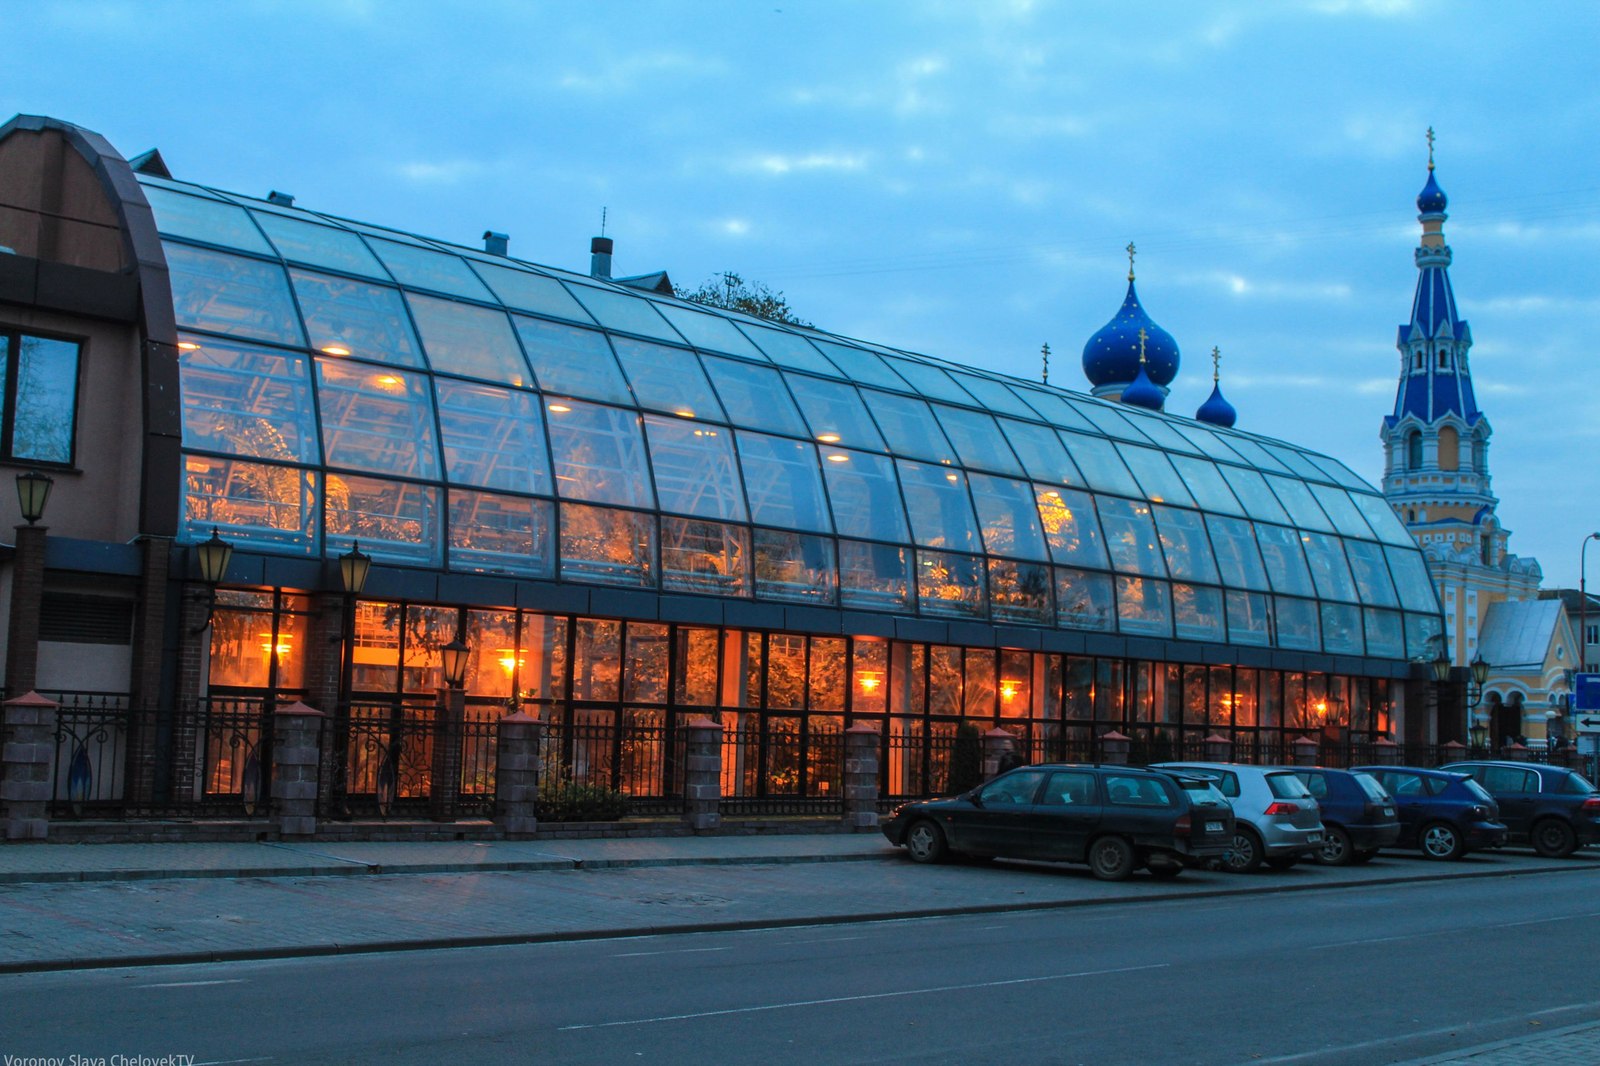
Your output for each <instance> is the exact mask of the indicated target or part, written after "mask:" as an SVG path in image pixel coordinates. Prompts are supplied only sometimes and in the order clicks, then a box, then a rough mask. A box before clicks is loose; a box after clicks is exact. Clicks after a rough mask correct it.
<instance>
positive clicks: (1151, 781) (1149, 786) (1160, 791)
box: [1105, 774, 1173, 807]
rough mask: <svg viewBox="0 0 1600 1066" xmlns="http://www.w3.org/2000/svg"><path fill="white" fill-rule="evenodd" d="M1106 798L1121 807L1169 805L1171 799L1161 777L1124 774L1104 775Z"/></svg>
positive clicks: (1170, 804) (1171, 803)
mask: <svg viewBox="0 0 1600 1066" xmlns="http://www.w3.org/2000/svg"><path fill="white" fill-rule="evenodd" d="M1105 784H1106V799H1107V801H1108V802H1110V803H1111V804H1113V805H1114V806H1121V807H1171V806H1172V805H1173V799H1172V797H1171V796H1169V795H1168V794H1167V789H1166V786H1165V785H1164V783H1163V782H1162V780H1161V778H1159V777H1154V776H1152V777H1144V776H1138V777H1135V776H1133V775H1124V774H1107V775H1106V781H1105Z"/></svg>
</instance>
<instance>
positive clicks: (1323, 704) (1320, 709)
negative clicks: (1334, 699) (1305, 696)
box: [1316, 700, 1328, 718]
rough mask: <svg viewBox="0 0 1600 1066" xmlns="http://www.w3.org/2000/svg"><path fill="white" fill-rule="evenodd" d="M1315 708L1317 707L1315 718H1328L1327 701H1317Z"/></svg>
mask: <svg viewBox="0 0 1600 1066" xmlns="http://www.w3.org/2000/svg"><path fill="white" fill-rule="evenodd" d="M1316 707H1317V717H1318V718H1326V717H1328V701H1327V700H1318V701H1317V704H1316Z"/></svg>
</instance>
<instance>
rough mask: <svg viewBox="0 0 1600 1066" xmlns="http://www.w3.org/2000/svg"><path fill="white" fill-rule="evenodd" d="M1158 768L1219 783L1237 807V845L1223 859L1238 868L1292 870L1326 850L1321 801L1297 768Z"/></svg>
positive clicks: (1164, 765) (1188, 764) (1231, 765)
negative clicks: (1323, 849) (1300, 777)
mask: <svg viewBox="0 0 1600 1066" xmlns="http://www.w3.org/2000/svg"><path fill="white" fill-rule="evenodd" d="M1155 769H1159V770H1167V771H1171V772H1175V773H1181V774H1192V775H1194V776H1197V777H1209V778H1211V779H1212V780H1213V781H1215V782H1216V783H1217V788H1218V790H1220V791H1221V792H1222V794H1223V795H1224V796H1226V797H1227V799H1228V802H1229V804H1231V805H1232V807H1233V817H1234V819H1235V825H1236V828H1235V830H1234V834H1233V847H1232V848H1230V849H1229V850H1228V854H1227V856H1226V857H1224V859H1223V865H1224V866H1226V867H1227V868H1228V869H1230V870H1232V871H1234V872H1235V873H1250V872H1252V871H1255V870H1259V869H1260V868H1261V866H1262V864H1263V863H1265V864H1266V865H1268V866H1270V867H1272V868H1273V869H1275V870H1287V869H1288V868H1289V867H1291V866H1293V865H1294V864H1295V863H1297V862H1299V861H1300V860H1301V859H1306V858H1310V857H1311V856H1313V855H1315V854H1316V853H1317V852H1319V851H1321V850H1322V841H1323V832H1322V816H1321V812H1320V811H1319V810H1318V808H1317V801H1316V800H1315V799H1313V798H1312V796H1311V791H1310V789H1308V788H1306V786H1305V782H1304V781H1301V780H1300V779H1299V778H1298V777H1296V776H1295V775H1294V771H1292V770H1288V769H1284V768H1282V767H1273V766H1248V765H1245V764H1243V763H1226V762H1186V763H1157V764H1156V766H1155Z"/></svg>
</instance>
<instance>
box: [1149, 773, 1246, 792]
mask: <svg viewBox="0 0 1600 1066" xmlns="http://www.w3.org/2000/svg"><path fill="white" fill-rule="evenodd" d="M1166 769H1168V770H1175V771H1177V772H1178V773H1182V774H1187V775H1188V776H1190V777H1200V778H1204V779H1205V780H1207V781H1211V782H1214V783H1215V784H1216V786H1217V790H1218V791H1219V792H1221V793H1222V794H1223V795H1224V796H1229V797H1234V796H1238V795H1239V775H1238V774H1236V773H1233V772H1231V771H1229V770H1213V769H1211V768H1210V767H1208V766H1168V767H1166Z"/></svg>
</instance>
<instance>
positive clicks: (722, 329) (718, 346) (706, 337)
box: [655, 303, 766, 360]
mask: <svg viewBox="0 0 1600 1066" xmlns="http://www.w3.org/2000/svg"><path fill="white" fill-rule="evenodd" d="M655 307H656V310H657V311H660V312H661V313H662V314H663V315H665V316H666V317H667V321H668V322H671V323H672V324H673V325H674V326H676V327H677V329H678V332H679V333H681V334H683V336H684V339H685V340H687V341H688V342H689V343H690V344H692V345H694V346H695V347H696V348H700V349H702V350H704V351H708V352H727V353H728V354H729V355H743V356H746V357H748V358H750V359H761V360H765V359H766V356H764V355H762V354H761V349H759V348H757V347H756V346H755V345H754V344H751V343H750V338H749V337H746V336H745V335H744V334H743V333H740V332H739V330H738V329H737V328H736V327H735V326H734V324H733V323H732V322H729V321H728V320H727V319H725V318H722V317H721V316H719V315H708V314H705V313H704V312H702V311H691V310H689V309H688V308H687V307H679V306H678V305H676V304H669V303H659V304H656V305H655Z"/></svg>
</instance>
